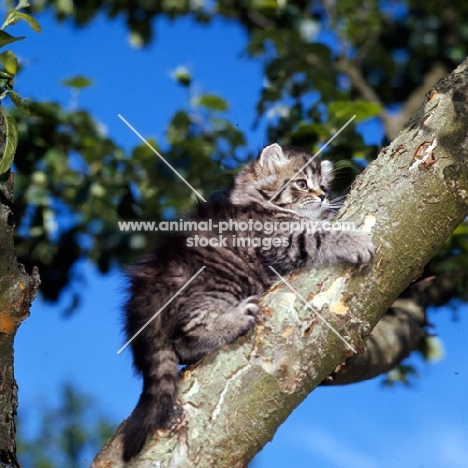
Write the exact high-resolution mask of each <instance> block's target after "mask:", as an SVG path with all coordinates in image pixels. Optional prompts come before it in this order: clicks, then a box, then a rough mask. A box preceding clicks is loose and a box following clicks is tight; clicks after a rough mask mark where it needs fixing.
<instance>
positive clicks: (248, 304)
mask: <svg viewBox="0 0 468 468" xmlns="http://www.w3.org/2000/svg"><path fill="white" fill-rule="evenodd" d="M259 299H260V298H259V297H258V296H249V297H246V298H245V299H244V300H242V301H241V302H240V303H239V305H238V306H237V307H236V316H238V317H239V320H240V322H239V323H240V327H239V336H240V335H245V334H246V333H247V332H248V331H249V330H250V329H251V328H252V327H253V326H254V325H255V319H256V317H257V315H258V312H259V310H260V305H259V303H258V302H259Z"/></svg>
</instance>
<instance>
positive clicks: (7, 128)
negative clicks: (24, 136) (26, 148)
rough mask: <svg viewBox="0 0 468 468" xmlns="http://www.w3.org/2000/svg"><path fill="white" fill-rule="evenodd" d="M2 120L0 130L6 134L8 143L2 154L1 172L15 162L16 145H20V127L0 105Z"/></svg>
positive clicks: (0, 160)
mask: <svg viewBox="0 0 468 468" xmlns="http://www.w3.org/2000/svg"><path fill="white" fill-rule="evenodd" d="M0 120H2V121H3V122H2V123H1V125H0V127H1V128H0V130H1V132H2V133H3V134H6V145H5V151H4V153H3V155H1V156H0V174H3V173H4V172H6V171H8V169H10V167H11V165H12V164H13V159H14V157H15V152H16V147H17V146H18V129H17V127H16V122H15V120H14V119H13V118H11V117H7V116H6V115H5V112H4V111H3V109H2V108H1V107H0Z"/></svg>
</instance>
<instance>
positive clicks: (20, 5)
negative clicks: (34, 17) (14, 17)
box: [16, 0, 29, 10]
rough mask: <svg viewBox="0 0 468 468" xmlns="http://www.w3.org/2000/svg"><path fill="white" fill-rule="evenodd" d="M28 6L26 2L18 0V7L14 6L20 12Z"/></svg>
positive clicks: (26, 0) (25, 0)
mask: <svg viewBox="0 0 468 468" xmlns="http://www.w3.org/2000/svg"><path fill="white" fill-rule="evenodd" d="M28 6H29V2H28V0H19V1H18V5H16V9H17V10H21V9H22V8H27V7H28Z"/></svg>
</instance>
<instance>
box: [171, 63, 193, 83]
mask: <svg viewBox="0 0 468 468" xmlns="http://www.w3.org/2000/svg"><path fill="white" fill-rule="evenodd" d="M171 76H172V78H174V80H175V81H177V83H179V84H181V85H182V86H186V87H187V86H190V83H191V82H192V75H191V74H190V72H189V70H188V69H187V68H186V67H177V68H176V69H175V70H174V71H173V72H172V74H171Z"/></svg>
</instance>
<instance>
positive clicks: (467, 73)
mask: <svg viewBox="0 0 468 468" xmlns="http://www.w3.org/2000/svg"><path fill="white" fill-rule="evenodd" d="M467 121H468V61H466V62H464V63H463V64H462V65H461V66H460V67H459V68H457V70H455V71H454V72H453V73H452V74H450V75H449V76H448V77H446V78H445V79H443V80H441V81H440V82H439V83H438V84H437V85H436V87H435V88H434V89H433V90H432V92H430V93H429V94H428V96H427V98H426V100H425V102H424V103H423V105H422V106H421V107H420V109H419V110H418V111H417V113H416V114H415V115H414V116H413V117H412V119H411V120H410V122H409V124H408V125H407V126H406V128H405V129H404V130H403V131H402V132H401V133H400V135H399V136H398V137H397V138H396V139H395V141H394V142H393V143H392V144H391V145H390V146H389V147H387V148H384V149H383V150H382V152H381V154H380V156H379V157H378V159H377V160H376V161H375V162H373V163H372V164H371V165H370V166H369V167H368V169H367V170H366V171H365V173H364V174H363V175H362V176H360V177H359V178H358V179H357V181H356V183H355V186H354V189H353V190H352V191H351V193H350V195H349V197H348V200H347V202H346V205H345V206H344V208H343V209H342V211H341V212H340V217H341V219H342V220H350V221H354V222H356V223H357V224H358V225H360V226H364V227H365V229H367V230H371V232H372V236H373V238H374V240H375V242H376V244H377V246H378V251H377V255H376V258H375V259H374V261H373V262H372V265H371V266H369V267H367V268H365V269H362V270H360V271H356V270H353V269H352V268H349V267H346V266H343V265H333V266H328V267H320V268H316V269H313V270H311V271H302V272H298V273H296V274H293V275H291V276H290V277H289V278H288V281H289V282H290V284H291V285H292V286H293V287H294V288H295V289H296V290H297V291H298V292H299V293H300V294H301V295H302V296H303V297H305V298H306V299H307V300H308V301H309V302H310V303H311V304H312V305H313V306H314V307H315V308H316V309H317V310H318V311H319V312H320V314H321V315H322V316H323V317H324V318H325V319H326V320H327V321H328V322H329V323H330V324H332V326H333V327H334V328H335V329H336V330H338V331H339V332H340V334H341V335H342V336H343V337H344V338H345V339H346V340H348V341H349V342H350V343H351V345H352V346H353V347H354V348H356V349H357V350H359V351H362V350H363V349H364V346H365V339H366V337H367V336H368V335H369V333H370V331H371V330H372V328H373V327H374V326H375V325H376V324H377V322H378V321H379V320H380V319H381V317H382V315H383V314H384V313H385V311H386V310H387V309H388V308H389V307H390V306H391V305H392V303H393V302H394V301H395V299H396V298H397V297H398V295H399V294H400V293H401V292H402V291H403V290H404V289H405V288H406V287H407V286H408V284H409V283H410V282H412V281H413V280H414V279H416V278H417V277H418V276H419V275H420V272H421V271H422V269H423V268H424V265H426V263H427V262H428V261H429V260H430V258H431V257H433V256H434V254H435V253H436V252H437V250H438V249H439V247H440V246H441V244H442V243H443V242H444V240H445V239H446V238H447V237H448V236H449V235H450V234H451V233H452V231H453V230H454V229H455V227H456V226H457V225H458V224H459V223H460V222H461V221H462V220H463V219H464V218H465V217H466V216H467V214H468V148H467V146H468V138H467V136H466V135H467V124H466V122H467ZM350 355H352V352H351V351H350V349H349V348H348V347H347V346H346V345H345V344H344V343H343V341H341V340H340V339H339V338H338V337H337V336H336V335H335V334H334V333H333V331H332V330H330V328H329V327H328V326H327V325H326V324H324V323H323V322H322V321H321V320H319V319H318V318H317V316H316V315H315V314H314V313H313V312H311V311H310V309H308V308H306V307H304V304H303V303H302V301H301V300H300V299H299V298H298V297H297V296H296V294H295V293H293V292H292V291H291V290H289V289H288V288H287V287H285V286H280V285H278V286H276V287H273V288H272V289H271V290H270V291H269V292H268V294H266V295H265V297H264V301H263V309H262V314H261V316H260V318H259V322H258V325H257V326H256V327H255V332H254V333H251V334H250V335H249V336H248V337H246V338H243V339H240V340H239V341H238V342H236V343H235V344H233V345H231V346H228V347H226V348H225V349H223V350H220V351H219V352H214V353H211V354H209V355H208V356H206V357H205V358H204V359H203V360H202V361H201V362H200V363H199V364H198V365H196V366H193V367H191V368H190V369H187V370H185V372H184V374H183V382H182V384H181V388H180V392H179V399H180V402H181V404H182V406H183V409H184V412H185V419H184V420H183V421H182V423H181V424H180V427H179V428H178V429H177V430H176V431H174V432H173V433H171V434H163V433H162V432H160V433H158V434H154V436H153V437H152V438H151V440H150V441H149V442H148V443H147V445H146V447H145V449H144V451H143V453H142V454H141V457H140V458H139V459H138V460H135V461H133V462H132V463H130V464H129V466H132V467H147V466H159V467H169V466H203V467H220V468H221V467H229V468H232V467H244V466H247V464H248V462H249V461H250V460H251V459H252V457H253V456H254V455H255V454H256V453H257V452H258V451H259V450H260V449H261V447H262V446H263V445H264V444H265V443H266V442H267V441H268V440H269V439H271V437H272V436H273V434H274V433H275V431H276V429H277V428H278V426H279V425H280V424H281V423H282V422H283V421H284V420H285V419H286V418H287V416H288V415H289V414H290V412H291V411H292V410H293V409H294V408H295V407H296V406H297V405H298V404H299V403H300V402H301V401H302V400H303V399H304V398H305V397H306V396H307V395H308V394H309V393H310V392H311V391H312V390H313V389H314V388H315V387H316V386H317V385H319V384H320V383H321V382H322V381H323V380H324V379H325V378H326V377H327V376H328V375H329V374H330V373H331V372H332V371H333V370H334V369H335V368H336V367H337V366H338V365H339V364H341V363H343V362H344V361H345V360H346V359H347V358H348V357H350ZM120 456H121V428H120V429H119V430H118V432H117V434H116V435H115V436H114V437H113V439H112V440H111V441H110V442H109V443H108V445H107V446H106V447H105V449H104V450H103V452H102V453H101V454H100V455H99V456H98V457H97V458H96V460H95V461H94V463H93V467H94V468H98V467H108V466H113V467H119V466H123V464H122V462H121V460H120Z"/></svg>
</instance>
